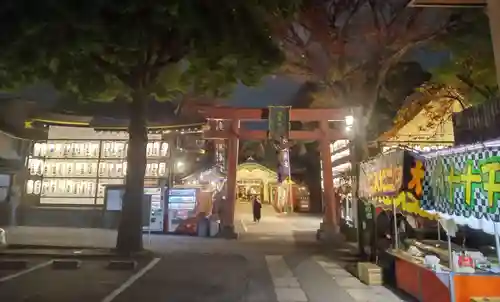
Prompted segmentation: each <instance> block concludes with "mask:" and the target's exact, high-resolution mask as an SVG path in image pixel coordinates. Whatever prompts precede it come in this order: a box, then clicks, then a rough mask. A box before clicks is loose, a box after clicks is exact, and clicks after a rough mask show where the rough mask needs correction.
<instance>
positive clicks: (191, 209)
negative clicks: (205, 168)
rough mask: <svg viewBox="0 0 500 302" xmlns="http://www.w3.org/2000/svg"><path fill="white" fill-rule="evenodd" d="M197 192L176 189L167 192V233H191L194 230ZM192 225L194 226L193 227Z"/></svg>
mask: <svg viewBox="0 0 500 302" xmlns="http://www.w3.org/2000/svg"><path fill="white" fill-rule="evenodd" d="M196 196H197V190H196V189H191V188H177V189H170V190H169V191H168V201H167V209H168V210H167V211H168V212H167V221H168V223H167V232H169V233H192V232H193V228H194V230H195V228H196V225H195V224H196V204H197V203H196ZM193 224H194V225H193Z"/></svg>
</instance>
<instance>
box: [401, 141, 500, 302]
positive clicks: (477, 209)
mask: <svg viewBox="0 0 500 302" xmlns="http://www.w3.org/2000/svg"><path fill="white" fill-rule="evenodd" d="M499 146H500V144H499V145H494V144H488V143H484V144H481V145H476V146H472V145H469V146H467V147H461V148H452V149H447V150H440V151H436V152H432V153H429V154H427V155H426V156H425V157H426V160H425V165H426V171H425V177H424V182H423V193H422V198H421V208H422V209H423V210H425V211H426V212H430V213H435V214H438V215H439V216H440V217H441V219H440V222H441V224H442V225H443V228H444V229H445V230H447V231H448V235H449V236H448V251H446V249H440V248H439V247H437V248H436V249H433V250H431V251H429V250H427V252H428V253H423V254H420V255H417V254H418V253H414V251H408V252H404V253H400V254H401V255H404V258H406V259H403V257H400V258H401V260H397V261H396V276H397V285H398V287H399V288H400V289H402V290H404V291H406V292H407V293H409V294H411V295H413V296H414V297H416V298H418V299H419V301H424V302H433V301H436V302H446V301H451V302H465V301H471V300H470V299H471V298H473V297H488V298H491V297H499V296H500V286H499V285H500V275H499V274H498V273H500V269H499V266H498V261H497V259H498V258H500V255H499V246H498V236H499V229H500V226H499V224H498V222H499V221H500V207H499V204H498V197H499V196H500V181H499V174H500V147H499ZM456 224H459V225H468V226H469V227H471V228H474V229H479V230H482V231H484V232H486V233H489V234H492V235H494V236H495V238H496V255H495V253H492V254H490V255H488V254H483V253H482V252H480V251H479V250H472V249H469V248H466V247H465V246H464V245H462V246H458V245H454V244H452V243H451V240H450V236H453V235H454V233H456V230H457V226H456ZM425 254H426V255H425ZM424 255H425V256H424ZM423 256H424V257H423ZM431 258H433V259H431Z"/></svg>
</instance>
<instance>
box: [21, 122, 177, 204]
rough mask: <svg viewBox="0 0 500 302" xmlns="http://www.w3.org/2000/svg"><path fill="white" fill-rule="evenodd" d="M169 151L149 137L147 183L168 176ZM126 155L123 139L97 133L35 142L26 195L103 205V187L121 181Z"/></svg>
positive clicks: (53, 201) (41, 200)
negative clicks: (104, 137)
mask: <svg viewBox="0 0 500 302" xmlns="http://www.w3.org/2000/svg"><path fill="white" fill-rule="evenodd" d="M88 130H91V131H93V130H92V129H88ZM68 131H71V128H70V129H68ZM75 137H77V136H75ZM169 151H170V150H169V146H168V143H166V142H164V141H162V140H154V139H150V140H149V143H148V145H147V151H146V152H147V153H146V154H147V166H146V176H145V182H146V183H147V184H148V185H152V184H153V185H157V184H158V180H159V179H161V178H164V177H167V175H168V173H167V172H168V171H167V170H168V162H167V161H168V158H169V155H170V152H169ZM126 154H127V140H126V139H120V140H117V139H115V140H108V139H100V138H99V135H97V134H96V135H95V139H94V140H87V139H81V140H76V139H75V140H69V139H49V140H46V141H39V142H36V143H35V144H34V145H33V150H32V152H31V155H30V157H29V162H28V169H29V174H30V177H29V179H28V180H27V183H26V194H27V196H28V197H29V196H32V197H38V198H39V203H40V204H41V205H96V204H97V205H102V204H103V203H104V193H105V186H106V185H118V184H123V183H124V179H125V176H126V174H127V160H126Z"/></svg>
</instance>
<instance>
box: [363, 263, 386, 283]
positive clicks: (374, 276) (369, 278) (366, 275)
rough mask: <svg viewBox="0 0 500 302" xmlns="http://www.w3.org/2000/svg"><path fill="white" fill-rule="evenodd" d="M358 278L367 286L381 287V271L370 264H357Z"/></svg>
mask: <svg viewBox="0 0 500 302" xmlns="http://www.w3.org/2000/svg"><path fill="white" fill-rule="evenodd" d="M358 278H359V280H361V282H363V283H365V284H367V285H382V269H381V268H380V266H378V265H376V264H374V263H371V262H358Z"/></svg>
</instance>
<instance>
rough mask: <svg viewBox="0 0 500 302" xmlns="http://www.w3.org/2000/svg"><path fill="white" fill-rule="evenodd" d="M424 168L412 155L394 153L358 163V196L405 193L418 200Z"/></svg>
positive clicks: (407, 152)
mask: <svg viewBox="0 0 500 302" xmlns="http://www.w3.org/2000/svg"><path fill="white" fill-rule="evenodd" d="M423 177H424V166H423V162H422V160H419V159H418V158H417V157H416V155H415V154H413V153H411V152H409V151H406V150H395V151H392V152H390V153H387V154H383V155H380V156H378V157H376V158H374V159H372V160H369V161H366V162H363V163H361V170H360V176H359V181H360V189H359V190H360V193H359V195H360V197H365V198H369V197H381V196H397V195H398V194H399V193H400V192H402V191H406V192H408V193H411V194H413V195H415V196H416V197H420V196H421V194H422V181H423Z"/></svg>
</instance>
